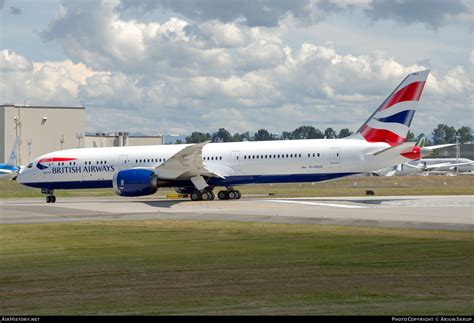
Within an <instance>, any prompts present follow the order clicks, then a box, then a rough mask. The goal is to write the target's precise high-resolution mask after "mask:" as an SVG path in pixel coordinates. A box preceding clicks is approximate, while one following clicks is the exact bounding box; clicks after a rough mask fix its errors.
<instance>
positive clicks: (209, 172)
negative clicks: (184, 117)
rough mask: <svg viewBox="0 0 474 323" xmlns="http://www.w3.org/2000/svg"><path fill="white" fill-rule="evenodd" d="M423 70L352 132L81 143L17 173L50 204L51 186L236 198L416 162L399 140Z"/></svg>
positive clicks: (415, 153) (409, 146)
mask: <svg viewBox="0 0 474 323" xmlns="http://www.w3.org/2000/svg"><path fill="white" fill-rule="evenodd" d="M428 73H429V71H420V72H416V73H411V74H409V75H408V76H407V77H406V78H405V79H404V80H403V82H402V83H401V84H400V85H399V86H398V87H397V88H396V89H395V91H393V92H392V94H390V95H389V97H388V98H387V99H386V100H385V101H384V102H383V103H382V105H380V107H379V108H378V109H377V110H376V111H375V112H374V113H373V114H372V115H371V116H370V118H369V119H368V120H367V121H366V122H365V123H364V124H363V125H362V126H361V128H360V129H359V130H358V131H357V132H356V134H355V135H353V136H352V137H349V138H344V139H306V140H291V141H286V140H283V141H280V140H277V141H260V142H230V143H208V142H204V143H200V144H186V145H158V146H135V147H108V148H82V149H69V150H62V151H57V152H52V153H49V154H46V155H43V156H40V157H38V158H37V159H36V160H35V161H34V162H33V163H31V164H30V165H28V167H27V168H26V169H24V170H23V171H22V172H21V173H20V174H19V175H18V178H17V181H18V182H19V183H22V184H24V185H27V186H31V187H37V188H41V190H42V192H43V193H45V194H48V196H47V199H46V201H47V202H53V203H54V202H55V200H56V198H55V197H54V195H53V192H54V190H56V189H74V188H76V189H77V188H99V187H110V188H114V190H115V192H116V193H117V194H118V195H120V196H143V195H150V194H153V193H155V192H156V191H157V190H158V189H159V188H160V187H175V188H176V189H177V191H178V192H180V193H187V194H190V196H191V199H192V200H212V199H214V193H213V190H214V188H216V187H225V188H226V189H225V190H221V191H220V192H219V193H218V194H217V196H218V197H219V199H238V198H240V193H239V191H238V190H235V189H234V188H233V187H234V186H237V185H247V184H263V183H295V182H296V183H302V182H320V181H326V180H331V179H336V178H340V177H344V176H350V175H354V174H360V173H367V172H373V171H376V170H379V169H383V168H386V167H390V166H394V165H397V164H402V163H405V162H407V161H410V160H413V159H419V158H420V156H421V155H422V154H423V153H422V152H421V151H420V147H417V146H416V145H415V143H413V142H404V141H405V139H406V136H407V132H408V129H409V128H410V124H411V121H412V119H413V116H414V114H415V108H416V106H417V104H418V101H419V99H420V96H421V92H422V90H423V87H424V85H425V82H426V78H427V76H428Z"/></svg>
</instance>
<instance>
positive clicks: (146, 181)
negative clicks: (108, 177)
mask: <svg viewBox="0 0 474 323" xmlns="http://www.w3.org/2000/svg"><path fill="white" fill-rule="evenodd" d="M112 183H113V186H114V190H115V193H117V195H120V196H144V195H150V194H154V193H155V192H156V191H157V190H158V176H156V174H155V172H154V171H153V170H150V169H142V168H136V169H134V168H132V169H126V170H121V171H118V172H116V173H115V174H114V178H113V181H112Z"/></svg>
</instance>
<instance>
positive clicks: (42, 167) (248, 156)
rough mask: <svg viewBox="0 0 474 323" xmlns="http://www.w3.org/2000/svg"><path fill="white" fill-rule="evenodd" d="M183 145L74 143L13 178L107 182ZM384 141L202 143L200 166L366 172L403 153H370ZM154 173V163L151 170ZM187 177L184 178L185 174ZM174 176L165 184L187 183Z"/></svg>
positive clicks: (223, 170)
mask: <svg viewBox="0 0 474 323" xmlns="http://www.w3.org/2000/svg"><path fill="white" fill-rule="evenodd" d="M186 146H189V145H158V146H131V147H108V148H79V149H69V150H62V151H57V152H53V153H49V154H46V155H43V156H41V157H39V158H37V159H36V160H35V161H34V162H33V163H31V164H30V165H28V167H27V168H25V169H24V170H23V171H22V172H21V173H20V175H19V176H18V178H17V180H18V182H20V183H22V184H24V185H28V186H33V187H38V188H47V189H67V188H96V187H112V180H113V177H114V173H115V172H118V171H121V170H125V169H131V168H150V169H156V168H157V167H158V166H160V165H161V164H163V163H164V162H165V161H166V160H167V159H169V158H170V157H172V156H173V155H175V154H176V153H178V152H179V151H180V150H182V149H183V148H184V147H186ZM388 147H390V146H389V145H388V144H386V143H369V142H366V141H364V140H357V139H315V140H291V141H263V142H238V143H209V144H207V145H205V146H204V148H203V152H202V158H203V163H204V166H206V167H207V166H208V167H209V168H210V169H214V170H216V171H217V172H218V173H219V174H222V175H223V177H224V178H211V179H209V182H208V183H209V185H211V186H232V185H242V184H253V183H289V182H317V181H323V180H330V179H334V178H338V177H343V176H348V175H353V174H357V173H362V172H370V171H374V170H377V169H381V168H384V167H388V166H393V165H396V164H399V163H402V162H406V161H408V160H409V159H407V158H406V157H403V156H395V157H393V156H392V157H390V158H385V157H375V156H373V155H372V153H374V152H376V151H380V150H382V149H386V148H388ZM156 173H157V175H158V176H159V168H158V169H157V170H156ZM188 182H189V179H188ZM188 182H186V181H180V179H176V180H170V181H167V182H166V183H168V184H167V185H166V186H175V187H182V186H188V184H189V183H188Z"/></svg>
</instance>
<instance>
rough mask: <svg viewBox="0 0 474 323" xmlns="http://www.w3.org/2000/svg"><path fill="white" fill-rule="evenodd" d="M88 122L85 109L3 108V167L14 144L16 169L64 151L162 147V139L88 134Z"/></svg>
mask: <svg viewBox="0 0 474 323" xmlns="http://www.w3.org/2000/svg"><path fill="white" fill-rule="evenodd" d="M85 120H86V114H85V108H84V107H46V106H29V105H21V106H20V105H14V104H4V105H0V163H4V162H5V161H7V160H8V158H9V157H10V154H11V151H12V149H13V146H14V145H15V142H17V147H16V155H17V165H23V166H25V165H27V164H29V163H30V162H31V161H32V160H34V159H35V158H36V157H38V156H41V155H43V154H46V153H49V152H52V151H56V150H62V149H71V148H83V147H114V146H142V145H143V146H145V145H161V144H163V142H162V141H163V137H162V136H145V135H141V136H137V135H129V133H128V132H114V133H94V134H91V133H86V131H85V129H86V123H85Z"/></svg>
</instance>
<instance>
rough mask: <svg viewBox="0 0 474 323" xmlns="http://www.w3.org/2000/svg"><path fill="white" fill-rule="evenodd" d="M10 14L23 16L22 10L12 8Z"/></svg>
mask: <svg viewBox="0 0 474 323" xmlns="http://www.w3.org/2000/svg"><path fill="white" fill-rule="evenodd" d="M10 14H12V15H14V16H18V15H21V9H19V8H16V7H13V6H10Z"/></svg>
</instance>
